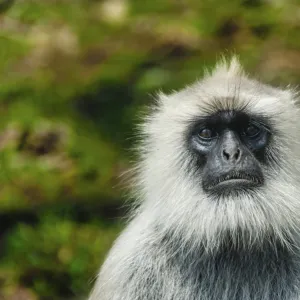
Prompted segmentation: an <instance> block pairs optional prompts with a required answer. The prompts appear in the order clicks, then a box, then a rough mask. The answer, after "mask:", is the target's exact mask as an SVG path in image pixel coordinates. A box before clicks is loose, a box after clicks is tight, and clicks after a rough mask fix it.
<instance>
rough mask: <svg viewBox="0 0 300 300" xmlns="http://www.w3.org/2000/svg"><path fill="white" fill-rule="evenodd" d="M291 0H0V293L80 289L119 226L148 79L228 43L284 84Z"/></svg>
mask: <svg viewBox="0 0 300 300" xmlns="http://www.w3.org/2000/svg"><path fill="white" fill-rule="evenodd" d="M299 24H300V5H299V2H298V1H297V0H294V1H292V0H290V1H289V0H288V1H284V0H241V1H237V0H223V1H222V0H218V1H217V0H201V1H199V0H143V1H142V0H101V1H97V0H15V1H12V0H0V45H1V46H0V68H1V70H2V72H1V73H0V82H1V84H0V116H1V117H0V150H1V151H0V166H1V169H0V170H1V172H0V199H1V200H0V220H1V229H2V230H1V231H0V242H1V245H2V247H1V256H0V299H1V300H2V299H3V300H13V299H18V300H19V299H20V300H22V299H24V300H37V299H43V300H44V299H65V300H66V299H81V298H80V297H82V298H84V297H85V296H86V295H87V293H88V291H89V290H90V289H91V286H92V280H93V278H94V276H95V275H96V272H97V270H98V268H99V266H100V264H101V262H102V261H103V259H104V256H105V254H106V251H107V250H108V249H109V247H110V245H111V244H112V242H113V240H114V239H115V237H116V236H117V234H118V233H119V232H120V230H121V227H122V225H121V222H119V221H117V220H118V219H119V217H120V216H122V215H123V214H124V210H123V209H119V208H120V207H121V205H122V201H121V200H120V199H121V198H122V197H121V196H122V194H123V188H124V184H122V182H121V181H120V180H119V176H120V174H121V173H123V172H124V171H126V170H127V169H128V167H129V161H130V160H132V159H134V155H133V154H132V152H131V151H130V148H131V147H132V144H133V138H132V137H133V136H134V124H135V123H136V120H137V117H138V115H139V112H140V111H141V110H143V108H144V107H145V105H147V104H149V103H151V101H152V100H153V95H155V92H156V91H157V90H160V89H162V90H164V91H165V92H166V93H168V92H170V91H172V90H173V89H178V88H180V87H182V86H184V85H185V84H188V83H191V82H193V81H194V80H195V79H197V78H200V77H201V76H202V72H203V67H208V68H209V67H211V66H212V64H213V63H214V62H215V60H216V59H217V58H218V57H219V55H220V54H225V55H230V54H231V53H233V52H235V53H238V54H239V56H240V58H241V60H242V62H243V64H244V65H245V68H246V69H247V71H249V72H250V73H255V74H256V75H258V76H259V77H260V78H261V79H263V80H265V81H266V82H270V83H274V84H281V85H286V84H288V83H292V84H297V82H298V80H299V76H300V40H299V38H298V37H299V26H300V25H299Z"/></svg>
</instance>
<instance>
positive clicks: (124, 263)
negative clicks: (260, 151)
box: [90, 58, 300, 300]
mask: <svg viewBox="0 0 300 300" xmlns="http://www.w3.org/2000/svg"><path fill="white" fill-rule="evenodd" d="M296 100H297V99H296V94H295V92H294V91H293V90H281V89H278V88H273V87H270V86H267V85H264V84H262V83H260V82H258V81H255V80H253V79H249V78H248V77H247V76H246V75H245V73H244V71H243V70H242V68H241V66H240V64H239V62H238V60H237V59H236V58H233V59H232V60H231V61H230V62H229V63H227V62H226V61H225V60H222V61H221V63H219V64H218V65H217V67H216V68H215V69H214V70H213V71H212V73H210V74H209V73H207V74H206V75H205V77H204V78H203V79H202V80H201V81H199V82H196V83H195V84H193V85H192V86H189V87H187V88H185V89H183V90H181V91H179V92H174V93H173V94H171V95H168V96H166V95H164V94H160V95H159V99H158V101H157V106H156V107H155V108H154V109H153V112H152V114H151V115H150V116H148V117H147V118H146V121H145V123H144V124H143V125H142V134H143V136H144V141H143V143H142V145H141V148H140V151H141V161H140V162H139V164H138V167H137V182H136V188H137V191H138V195H139V200H138V201H139V208H138V209H137V210H136V211H135V212H134V217H133V219H132V220H131V223H130V224H129V226H128V227H127V228H126V230H125V231H124V232H123V233H122V235H121V236H120V238H119V239H118V240H117V242H116V243H115V245H114V247H113V249H112V250H111V252H110V254H109V256H108V258H107V261H106V262H105V264H104V266H103V268H102V269H101V272H100V275H99V278H98V280H97V283H96V285H95V288H94V290H93V292H92V294H91V296H90V300H121V299H122V300H140V299H145V298H139V297H137V296H136V295H147V294H148V295H152V297H150V296H149V299H151V300H152V299H157V300H158V299H160V298H155V297H154V296H153V295H155V292H153V294H152V292H151V291H147V286H148V285H149V283H147V282H145V284H144V285H145V286H144V289H145V290H142V289H141V288H139V289H140V290H139V291H138V292H137V291H133V290H134V288H135V286H134V282H131V281H130V280H128V271H129V270H128V268H130V267H129V266H136V267H137V264H141V265H143V268H142V269H141V271H140V272H147V262H148V259H149V260H150V257H151V255H153V253H147V249H148V248H147V247H146V246H145V245H149V244H150V245H153V244H155V243H156V241H157V240H158V238H159V237H158V235H159V234H161V233H163V232H168V231H169V230H170V228H172V232H173V233H174V236H178V237H180V240H181V242H182V245H183V247H184V245H185V244H188V243H190V244H189V245H192V246H191V247H192V248H194V249H197V247H200V245H204V247H205V251H206V252H207V253H214V252H215V251H217V250H218V249H219V247H220V245H221V244H222V242H223V238H224V236H225V232H228V231H229V232H230V234H231V237H232V240H233V242H234V243H240V244H242V245H243V246H244V247H245V248H249V249H250V248H251V247H252V246H253V245H259V244H260V243H262V242H263V241H264V240H266V237H268V236H272V235H274V234H275V235H276V236H277V238H278V239H279V240H280V242H281V243H282V244H284V245H286V246H288V247H292V246H294V245H291V244H290V243H291V241H292V243H294V244H297V243H298V240H297V238H298V233H299V228H300V199H299V195H300V184H299V176H300V151H299V149H300V145H299V141H300V125H299V120H300V112H299V109H298V108H297V107H296V106H295V101H296ZM223 109H243V110H244V111H245V112H249V113H254V114H263V115H266V116H268V117H269V118H270V120H271V122H272V124H274V130H275V131H274V133H273V135H272V142H273V143H274V144H276V146H277V149H278V153H277V155H278V160H281V161H284V164H283V165H282V167H281V169H280V170H278V169H276V168H272V167H268V169H267V167H265V170H264V174H265V176H266V179H265V185H264V186H263V187H262V188H259V190H258V191H257V193H256V194H255V196H253V195H250V194H249V195H246V194H245V196H244V197H243V198H241V197H231V198H227V199H225V200H226V201H212V199H210V198H209V197H208V196H207V195H206V194H205V193H204V192H203V191H202V188H201V184H199V183H200V178H195V176H192V175H191V174H190V175H189V174H187V172H186V169H187V168H188V167H189V166H188V163H189V159H188V157H185V156H188V155H189V154H188V153H187V151H186V145H185V138H186V130H187V127H188V126H189V124H190V122H191V121H193V120H195V118H197V117H201V116H206V115H209V114H212V113H214V112H217V111H219V110H223ZM179 161H180V162H181V163H179ZM185 161H186V163H185ZM155 226H159V228H160V231H157V232H155V231H154V230H153V228H154V227H155ZM238 228H241V229H243V232H246V233H247V234H246V235H247V236H245V237H244V238H243V237H242V239H241V237H240V236H238V233H237V229H238ZM191 241H192V243H191ZM157 251H158V252H157V253H156V254H155V255H157V256H160V257H161V259H160V260H159V263H158V265H156V266H155V267H154V270H152V271H151V272H153V278H156V277H157V276H156V275H157V274H160V273H161V275H162V276H161V283H160V284H161V289H162V290H163V292H162V295H164V296H163V297H164V298H163V300H171V299H176V300H177V299H178V300H181V299H184V300H187V299H189V300H194V299H196V298H194V297H195V295H192V294H190V293H191V290H192V288H191V287H190V286H188V285H186V286H181V287H180V289H179V290H178V282H180V280H181V279H180V272H179V273H177V272H176V271H170V270H169V271H170V272H169V273H170V274H169V273H168V272H167V271H162V270H167V269H168V268H169V267H168V266H167V261H168V255H174V253H168V254H166V253H161V252H160V250H159V249H158V250H157ZM176 251H180V249H177V250H176ZM191 251H192V250H191ZM293 251H294V250H293ZM143 270H144V271H143ZM164 272H166V273H164ZM156 273H157V274H156ZM163 274H165V276H163ZM140 276H142V273H141V274H140ZM155 276H156V277H155ZM159 286H160V285H159ZM225 294H226V293H225V292H224V295H225ZM201 295H203V298H201V300H202V299H207V300H208V299H214V298H209V296H207V295H206V296H205V292H204V291H203V293H202V294H201ZM247 297H248V296H247V294H245V296H244V298H245V300H247ZM249 297H250V296H249ZM197 299H199V298H197ZM224 299H226V300H229V299H227V298H226V297H225V296H224ZM249 299H250V298H249ZM259 299H261V298H259ZM264 299H266V300H267V299H268V300H271V299H269V298H267V297H266V298H264ZM230 300H231V299H230ZM284 300H292V299H286V298H284Z"/></svg>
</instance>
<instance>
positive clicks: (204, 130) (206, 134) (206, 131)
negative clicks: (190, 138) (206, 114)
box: [198, 128, 216, 140]
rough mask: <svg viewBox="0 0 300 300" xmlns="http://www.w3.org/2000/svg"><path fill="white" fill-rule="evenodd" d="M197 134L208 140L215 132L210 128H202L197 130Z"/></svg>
mask: <svg viewBox="0 0 300 300" xmlns="http://www.w3.org/2000/svg"><path fill="white" fill-rule="evenodd" d="M198 136H199V137H200V138H201V139H203V140H210V139H212V138H214V137H215V136H216V133H215V132H214V131H213V130H211V129H210V128H202V129H201V130H200V131H199V133H198Z"/></svg>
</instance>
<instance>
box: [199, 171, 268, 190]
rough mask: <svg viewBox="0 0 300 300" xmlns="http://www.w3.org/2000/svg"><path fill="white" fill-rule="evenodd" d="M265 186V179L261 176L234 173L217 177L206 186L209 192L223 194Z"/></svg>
mask: <svg viewBox="0 0 300 300" xmlns="http://www.w3.org/2000/svg"><path fill="white" fill-rule="evenodd" d="M262 184H263V177H262V176H260V175H259V174H249V173H244V172H243V173H241V172H232V173H229V174H224V175H221V176H219V177H217V178H216V179H215V180H212V181H210V182H209V184H206V185H204V186H203V187H204V189H205V190H206V191H209V192H217V193H223V192H226V191H230V190H235V191H236V190H244V191H245V190H247V189H251V188H254V187H258V186H261V185H262Z"/></svg>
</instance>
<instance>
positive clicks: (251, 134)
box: [189, 110, 271, 197]
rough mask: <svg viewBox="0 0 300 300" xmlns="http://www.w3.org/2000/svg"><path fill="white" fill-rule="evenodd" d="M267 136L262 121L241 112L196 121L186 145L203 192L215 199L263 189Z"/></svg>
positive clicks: (266, 157) (224, 112) (230, 111)
mask: <svg viewBox="0 0 300 300" xmlns="http://www.w3.org/2000/svg"><path fill="white" fill-rule="evenodd" d="M270 136H271V130H270V125H269V124H268V120H267V119H266V118H263V117H260V116H255V115H253V116H250V115H248V114H246V113H244V112H239V111H235V110H224V111H219V112H217V113H215V114H213V115H210V116H208V117H205V118H202V119H200V120H198V121H197V122H196V124H195V125H194V126H193V127H192V131H191V134H190V139H189V143H190V146H191V148H192V151H193V155H195V157H196V160H195V161H196V162H197V164H198V166H197V167H198V168H199V169H200V170H201V171H202V172H201V173H202V174H201V178H202V187H203V190H204V191H205V192H206V193H208V194H211V195H215V196H217V197H218V196H229V195H231V194H237V193H239V192H241V193H246V192H251V191H253V190H255V189H257V188H259V187H261V186H263V184H264V174H263V169H262V167H261V166H263V165H266V164H268V159H269V158H268V151H267V149H268V148H267V147H268V144H269V140H270Z"/></svg>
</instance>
